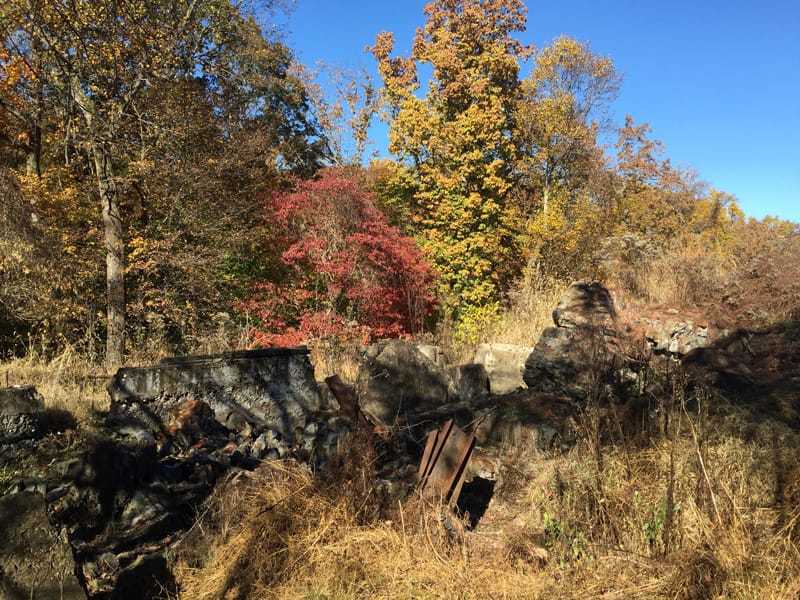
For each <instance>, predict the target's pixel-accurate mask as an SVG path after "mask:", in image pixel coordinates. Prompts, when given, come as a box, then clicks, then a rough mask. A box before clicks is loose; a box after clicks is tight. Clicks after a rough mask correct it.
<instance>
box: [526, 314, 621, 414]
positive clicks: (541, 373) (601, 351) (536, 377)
mask: <svg viewBox="0 0 800 600" xmlns="http://www.w3.org/2000/svg"><path fill="white" fill-rule="evenodd" d="M608 357H609V349H608V344H607V339H606V336H604V335H603V333H601V332H600V331H598V330H597V329H590V328H585V327H580V328H575V329H571V328H570V329H568V328H563V327H549V328H548V329H545V330H544V331H543V332H542V335H541V337H540V338H539V341H538V342H537V343H536V346H535V347H534V349H533V352H531V354H530V356H528V359H527V361H525V372H524V375H523V378H524V380H525V383H526V384H527V386H528V388H529V389H532V390H536V391H540V392H548V393H566V394H567V395H569V396H572V397H574V398H579V399H582V398H584V397H585V395H586V393H587V391H588V386H589V385H590V379H591V375H592V369H595V368H601V367H602V364H603V362H604V361H606V360H607V359H608Z"/></svg>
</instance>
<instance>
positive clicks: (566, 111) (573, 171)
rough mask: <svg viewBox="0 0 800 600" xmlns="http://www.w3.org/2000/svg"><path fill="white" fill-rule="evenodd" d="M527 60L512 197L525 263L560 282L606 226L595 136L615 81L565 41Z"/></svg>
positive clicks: (606, 64)
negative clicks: (519, 215)
mask: <svg viewBox="0 0 800 600" xmlns="http://www.w3.org/2000/svg"><path fill="white" fill-rule="evenodd" d="M534 58H535V64H534V68H533V70H532V72H531V74H530V76H529V77H527V78H526V79H525V80H524V81H523V83H522V93H521V95H520V99H519V101H518V104H517V118H516V130H515V132H514V136H515V139H516V140H517V142H518V144H519V147H520V155H519V160H518V162H517V170H518V172H519V174H520V181H519V186H518V187H517V189H516V193H517V194H518V196H519V204H520V206H521V209H522V211H523V213H524V215H525V220H526V226H525V234H526V238H527V239H526V243H525V246H524V249H525V254H526V258H527V260H528V262H530V263H535V262H537V261H538V262H539V263H540V266H541V264H544V265H546V267H545V269H546V270H547V271H548V272H549V273H550V274H553V275H557V276H561V277H564V276H569V275H568V273H569V271H573V270H574V268H575V266H576V265H577V264H580V263H583V262H585V261H586V255H587V254H588V253H590V252H591V251H592V250H593V248H594V246H595V245H596V240H597V238H598V236H601V235H602V234H603V231H604V226H605V225H606V224H607V221H608V219H607V218H606V215H605V214H604V211H605V209H606V208H607V206H604V205H605V204H606V199H607V197H606V194H605V190H604V189H603V188H604V186H605V185H606V181H605V179H606V178H605V175H606V173H605V170H606V167H607V161H606V158H605V156H604V153H603V149H602V147H601V145H600V143H599V136H600V134H601V133H603V132H604V131H606V130H607V129H609V128H610V122H609V119H608V108H609V106H610V103H611V102H612V101H613V100H614V98H615V97H616V94H617V92H618V89H619V84H620V76H619V75H618V73H617V71H616V69H615V68H614V64H613V62H612V61H611V60H610V59H609V58H607V57H603V56H598V55H597V54H594V53H593V52H592V51H591V49H590V48H589V47H588V45H586V44H583V43H580V42H578V41H576V40H574V39H572V38H569V37H559V38H557V39H556V40H554V41H553V42H552V43H551V44H550V45H548V46H546V47H544V48H542V49H541V50H538V51H537V52H536V54H535V57H534Z"/></svg>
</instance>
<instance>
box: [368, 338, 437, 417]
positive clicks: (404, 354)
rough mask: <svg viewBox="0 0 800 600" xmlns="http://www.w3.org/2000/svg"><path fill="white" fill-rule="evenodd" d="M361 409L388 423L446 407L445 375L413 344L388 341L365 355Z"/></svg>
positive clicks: (372, 346) (370, 347)
mask: <svg viewBox="0 0 800 600" xmlns="http://www.w3.org/2000/svg"><path fill="white" fill-rule="evenodd" d="M356 389H357V391H358V398H359V402H360V404H361V410H363V411H364V412H365V413H366V414H368V415H370V416H371V417H373V418H374V419H377V420H379V421H381V422H382V423H385V424H391V423H393V422H394V421H395V420H396V419H397V418H398V417H399V416H401V415H406V414H408V413H414V412H420V411H424V410H429V409H431V408H434V407H436V406H439V405H441V404H445V403H446V402H447V398H448V381H447V377H446V376H445V374H444V372H443V371H442V369H441V368H439V366H437V364H436V363H435V362H433V361H432V360H431V359H430V358H428V357H427V356H426V355H425V354H424V353H423V352H421V351H420V349H419V348H418V347H417V346H416V345H415V344H413V343H410V342H406V341H404V340H387V341H382V342H378V343H376V344H373V345H371V346H369V347H368V348H367V349H366V351H365V352H364V356H363V361H362V363H361V366H360V368H359V371H358V378H357V383H356Z"/></svg>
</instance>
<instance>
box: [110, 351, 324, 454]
mask: <svg viewBox="0 0 800 600" xmlns="http://www.w3.org/2000/svg"><path fill="white" fill-rule="evenodd" d="M109 393H110V395H111V400H112V405H111V414H112V416H113V417H115V418H117V419H118V420H119V421H123V420H125V419H126V418H127V420H128V421H130V422H131V423H132V424H138V425H139V426H141V427H142V428H144V429H147V430H150V431H160V430H161V429H163V427H164V426H165V425H166V424H167V423H168V422H169V418H170V417H171V415H172V414H173V413H174V412H175V409H176V408H177V407H178V406H179V405H180V404H181V403H182V402H183V401H185V400H186V399H187V398H195V399H199V400H203V401H204V402H206V403H207V404H208V405H209V406H210V407H211V409H212V410H213V411H214V415H215V417H216V419H217V421H219V423H220V424H222V425H224V426H225V427H228V428H229V429H232V430H234V431H242V430H243V429H244V428H247V427H251V428H253V429H267V428H269V429H273V430H275V431H277V432H279V433H281V435H283V436H284V437H285V438H287V439H289V440H292V439H293V436H294V434H295V430H296V429H297V428H300V429H302V428H303V427H305V425H306V422H307V420H308V417H309V414H311V413H313V412H316V411H318V410H320V408H321V407H322V398H321V396H320V391H319V388H318V387H317V384H316V381H315V380H314V374H313V369H312V367H311V362H310V361H309V358H308V350H307V349H306V348H293V349H292V348H273V349H265V350H254V351H248V352H231V353H227V354H219V355H214V356H197V357H188V358H175V359H168V360H164V361H162V362H161V363H159V364H158V365H156V366H153V367H145V368H125V369H120V370H119V371H118V372H117V374H116V375H115V376H114V379H113V380H112V382H111V384H110V385H109Z"/></svg>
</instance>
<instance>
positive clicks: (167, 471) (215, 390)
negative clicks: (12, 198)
mask: <svg viewBox="0 0 800 600" xmlns="http://www.w3.org/2000/svg"><path fill="white" fill-rule="evenodd" d="M554 325H555V326H554V327H552V328H550V329H547V330H545V332H544V333H543V334H542V336H541V337H540V339H539V340H538V341H537V343H536V344H535V346H533V347H521V346H508V345H502V344H492V345H484V346H481V347H479V348H478V350H477V353H476V356H475V359H474V361H473V362H472V363H469V364H464V365H447V364H445V361H444V359H443V356H442V353H441V352H440V351H439V349H438V348H436V347H435V346H430V345H418V344H414V343H411V342H407V341H403V340H386V341H382V342H379V343H376V344H373V345H372V346H370V347H368V348H367V349H365V351H364V353H363V360H362V364H361V367H360V370H359V373H358V377H357V381H356V382H355V385H353V386H349V385H347V384H345V383H344V382H342V381H341V380H339V379H338V378H329V380H327V383H323V384H320V383H318V382H316V381H315V380H314V373H313V367H312V365H311V362H310V359H309V352H308V350H307V349H305V348H294V349H286V348H282V349H265V350H255V351H248V352H233V353H227V354H220V355H213V356H196V357H186V358H172V359H167V360H163V361H162V362H160V363H159V364H157V365H154V366H151V367H141V368H123V369H120V370H119V371H118V372H117V373H116V375H115V376H114V377H113V379H112V380H111V382H110V384H109V386H108V390H109V394H110V398H111V406H110V409H109V411H108V413H107V414H104V415H102V416H101V418H100V419H99V421H98V423H96V424H95V426H93V427H89V428H86V429H85V430H84V431H82V432H81V433H76V432H74V431H72V432H70V431H68V432H65V433H64V432H62V433H56V432H58V431H61V429H63V424H64V423H63V420H61V421H58V420H56V424H55V425H54V422H53V419H52V416H50V417H48V415H47V413H46V411H45V410H44V402H43V400H42V398H41V396H39V395H38V394H37V393H36V391H35V390H34V389H33V388H9V389H6V390H0V539H4V540H6V541H5V542H4V543H2V544H0V599H3V600H5V598H23V597H24V598H28V597H34V598H86V597H88V598H93V599H94V598H134V597H135V598H153V597H158V596H159V594H162V593H163V592H164V591H165V590H166V591H173V592H174V591H175V582H174V581H173V580H172V575H171V564H170V559H169V557H170V549H171V548H173V547H175V545H176V544H177V543H179V541H180V540H181V538H182V535H183V534H184V533H185V532H186V531H187V530H188V529H189V528H190V527H191V525H192V524H193V523H194V522H195V520H196V517H197V511H198V510H199V508H200V507H201V506H202V504H203V502H204V501H205V500H206V498H208V497H209V495H210V494H211V492H212V491H213V490H214V488H215V486H216V485H217V484H218V482H220V481H221V480H222V479H223V478H225V477H228V476H230V475H231V474H235V473H236V472H238V471H242V470H252V469H256V468H258V466H259V464H261V463H262V462H263V461H265V460H277V459H287V458H292V459H295V460H299V461H302V462H304V463H306V464H307V465H309V468H311V469H318V468H321V467H323V466H324V464H325V462H326V460H327V459H328V458H329V457H331V456H332V455H334V454H335V453H336V452H337V450H338V449H339V448H340V447H341V445H342V444H343V443H346V440H347V437H346V436H347V434H348V433H349V432H351V431H353V430H355V429H356V428H360V427H366V428H369V429H370V430H372V429H374V430H375V431H387V430H388V431H393V432H394V434H393V435H394V437H393V442H392V444H391V445H390V446H391V448H389V447H388V446H387V448H384V451H383V453H382V454H381V459H380V462H379V464H378V465H376V476H377V483H378V484H379V485H381V486H383V488H382V489H383V493H386V494H389V495H391V496H392V497H402V496H403V495H404V494H408V493H409V492H410V491H411V490H413V489H414V486H415V484H416V477H417V465H418V463H419V461H420V459H421V458H422V450H423V446H424V444H425V439H426V436H427V435H428V433H429V432H431V431H432V430H434V429H436V428H439V427H441V426H446V427H448V426H449V425H447V424H448V423H454V424H455V425H457V426H458V427H460V428H462V429H464V430H465V431H469V433H470V435H474V439H475V441H476V444H477V447H476V454H477V457H476V460H475V461H473V462H474V464H473V465H472V466H470V467H469V468H470V473H469V474H468V476H467V478H468V479H469V478H477V479H476V481H477V480H480V481H482V482H484V483H487V482H488V484H487V486H486V489H488V490H491V489H492V488H493V486H494V482H495V480H496V479H497V477H499V473H498V470H497V469H496V468H495V467H493V466H492V465H493V464H495V463H493V462H492V459H491V456H492V452H493V450H492V449H493V448H507V447H515V448H518V449H535V450H539V451H551V450H559V449H566V448H569V447H570V446H571V445H572V444H573V443H574V440H575V437H576V430H577V424H576V421H575V418H576V414H577V411H578V409H579V407H580V406H581V403H582V402H583V401H584V399H585V398H586V395H587V385H589V384H590V382H589V379H590V378H587V376H586V365H587V362H588V360H589V359H590V357H589V356H588V355H587V349H589V348H594V350H593V351H602V352H604V353H605V355H606V356H610V357H614V356H616V355H615V352H617V347H616V340H617V338H618V325H617V313H616V310H615V308H614V304H613V301H612V299H611V296H610V294H609V293H608V291H607V290H605V288H602V286H599V284H593V283H578V284H574V285H573V286H572V287H571V288H570V289H569V291H568V293H567V294H566V295H565V296H564V299H563V300H562V302H561V303H560V304H559V306H558V307H557V309H556V311H555V312H554ZM598 340H599V341H598ZM590 342H591V343H590ZM652 345H653V347H654V349H655V350H659V349H660V348H661V346H663V345H664V342H662V341H661V339H660V338H659V339H658V340H656V341H654V342H653V343H652ZM598 349H599V350H598ZM670 349H672V348H671V347H670ZM680 349H683V347H681V348H680ZM618 366H619V365H618ZM615 372H616V373H618V372H621V371H620V369H617V371H615ZM607 383H608V384H609V385H612V384H615V382H613V381H609V382H607ZM469 486H470V484H469V483H467V485H466V486H465V492H464V495H465V496H469V495H470V494H473V495H474V491H472V492H468V491H467V487H469ZM472 489H473V490H474V489H476V488H475V486H472ZM490 495H491V492H489V496H485V497H483V498H482V500H481V501H483V502H487V503H488V498H490ZM474 500H475V499H474V498H472V500H470V501H474ZM483 510H485V506H484V508H483ZM470 512H471V513H472V516H471V517H470V518H471V519H472V521H473V522H475V520H474V514H475V509H474V508H471V509H470ZM42 557H47V559H46V560H43V559H42Z"/></svg>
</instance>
